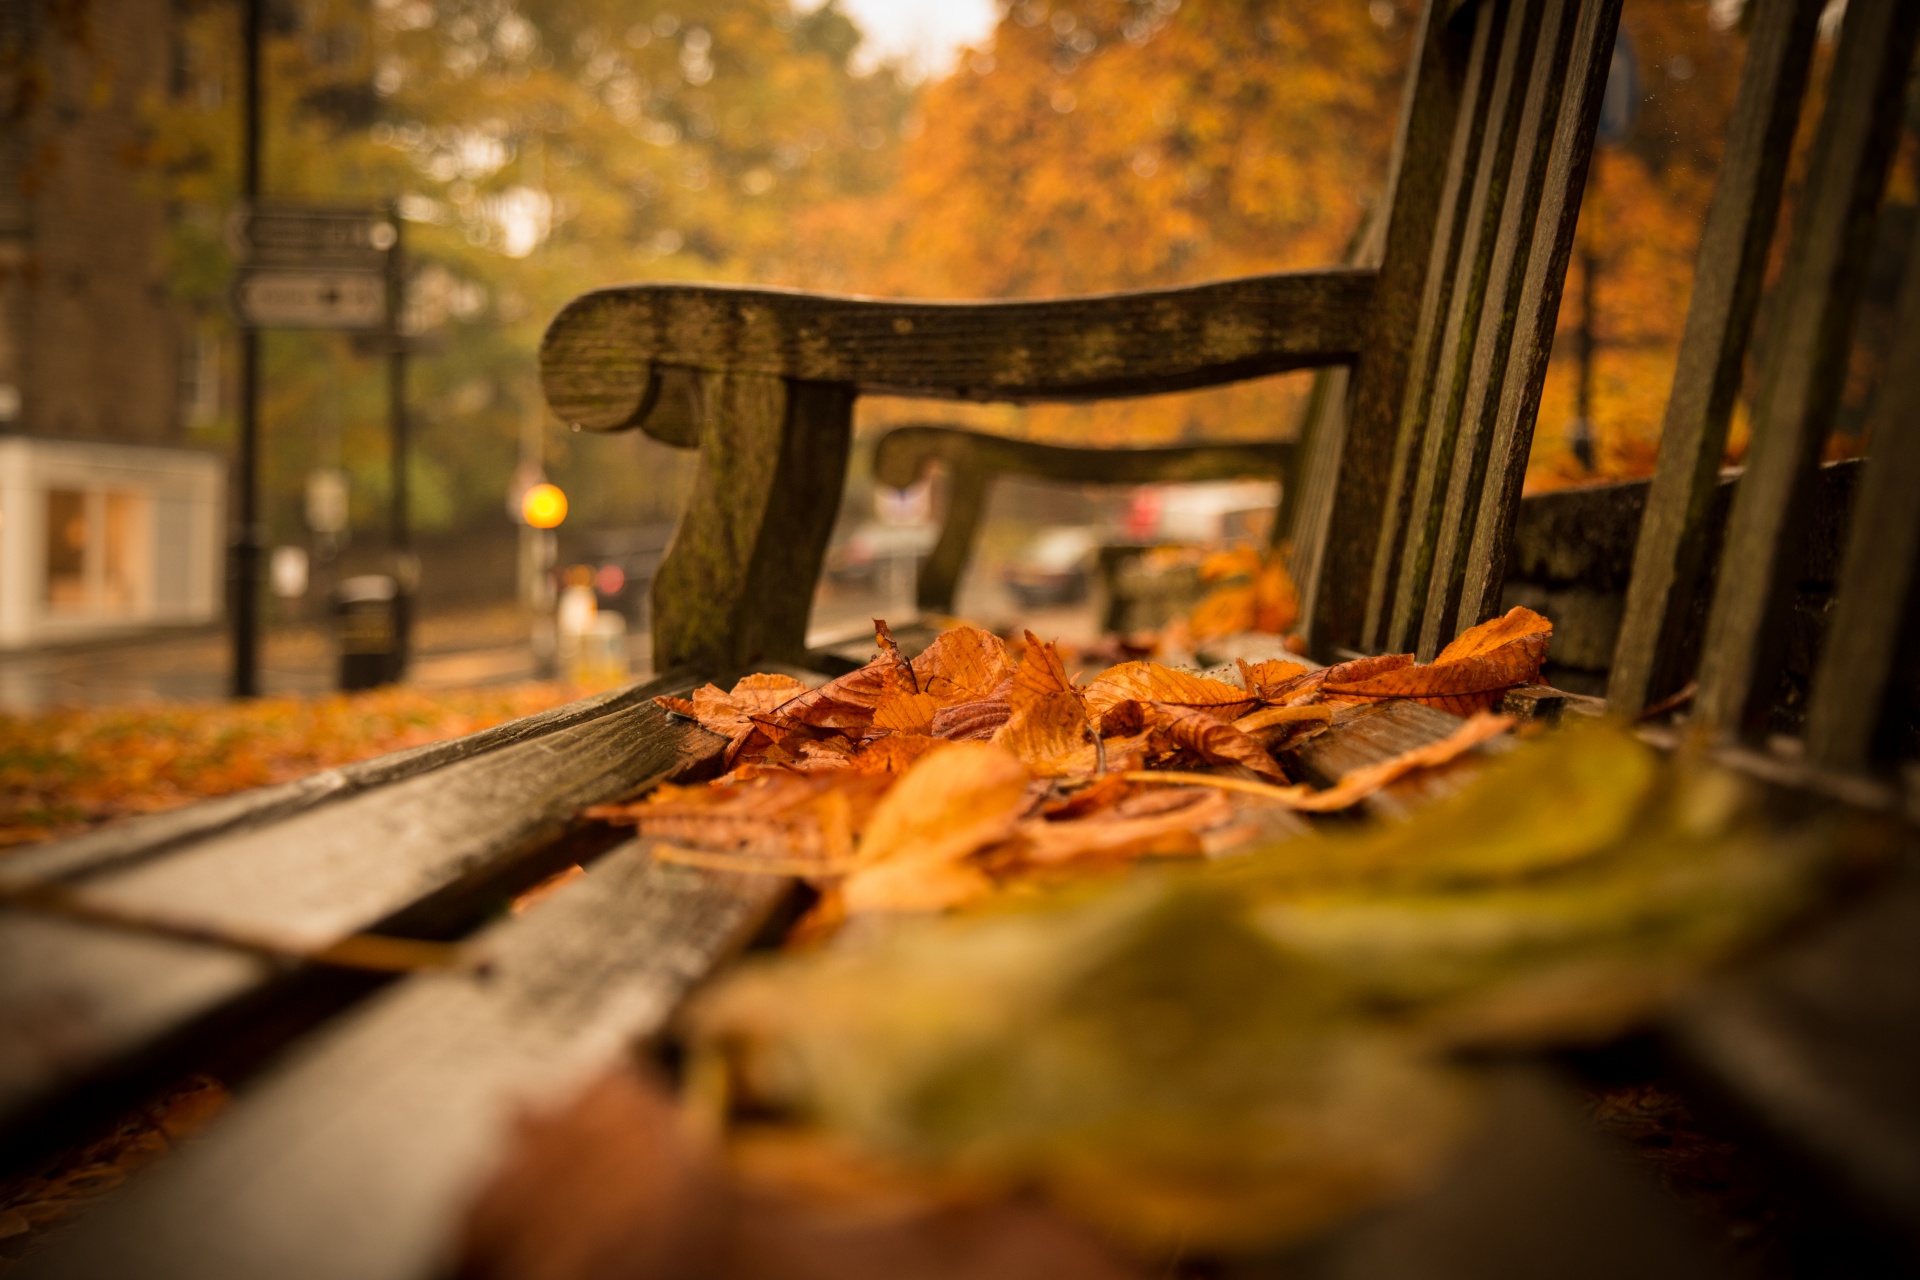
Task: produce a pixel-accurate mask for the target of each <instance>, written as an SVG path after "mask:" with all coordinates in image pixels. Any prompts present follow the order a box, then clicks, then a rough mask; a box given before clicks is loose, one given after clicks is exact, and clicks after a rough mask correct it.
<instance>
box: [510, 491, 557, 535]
mask: <svg viewBox="0 0 1920 1280" xmlns="http://www.w3.org/2000/svg"><path fill="white" fill-rule="evenodd" d="M520 518H521V519H522V520H525V521H526V522H527V523H528V524H530V525H532V526H533V527H534V528H536V529H557V528H559V527H560V522H561V521H562V520H565V519H566V518H567V495H566V494H564V493H562V492H560V486H559V485H557V484H537V485H535V486H533V488H531V489H529V490H527V496H526V497H524V498H522V499H520Z"/></svg>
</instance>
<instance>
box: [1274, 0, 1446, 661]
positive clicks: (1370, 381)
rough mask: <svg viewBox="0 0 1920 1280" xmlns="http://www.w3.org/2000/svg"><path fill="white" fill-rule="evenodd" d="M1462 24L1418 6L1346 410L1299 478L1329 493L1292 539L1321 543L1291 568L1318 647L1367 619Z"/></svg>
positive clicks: (1441, 186)
mask: <svg viewBox="0 0 1920 1280" xmlns="http://www.w3.org/2000/svg"><path fill="white" fill-rule="evenodd" d="M1461 25H1465V24H1458V23H1455V24H1449V23H1447V22H1446V21H1444V18H1443V16H1442V15H1441V14H1440V13H1439V12H1438V11H1437V10H1436V9H1435V7H1434V6H1432V5H1427V6H1425V7H1424V8H1423V10H1422V15H1421V20H1420V29H1419V31H1418V32H1417V33H1416V35H1415V37H1414V51H1415V52H1414V57H1413V60H1412V65H1411V67H1410V68H1409V72H1408V74H1409V77H1410V81H1409V85H1408V90H1407V93H1406V95H1405V97H1404V99H1403V100H1402V106H1401V116H1400V123H1399V128H1398V132H1397V133H1396V135H1395V139H1394V146H1393V153H1392V159H1391V160H1390V162H1389V166H1388V185H1387V190H1386V191H1385V192H1384V193H1383V198H1382V201H1381V203H1382V206H1383V207H1384V208H1385V209H1386V210H1387V211H1388V212H1387V216H1386V218H1385V220H1384V222H1382V223H1381V224H1380V230H1379V233H1378V234H1379V237H1380V239H1379V242H1378V255H1379V256H1378V258H1377V259H1374V258H1372V257H1369V259H1368V261H1375V260H1377V261H1378V262H1379V264H1380V265H1379V276H1378V282H1377V284H1376V285H1375V289H1374V296H1373V301H1372V307H1371V309H1370V310H1369V312H1368V314H1367V327H1366V331H1365V333H1364V334H1363V335H1362V345H1361V352H1362V354H1361V357H1360V359H1359V360H1358V361H1357V362H1356V363H1355V365H1354V371H1353V378H1352V383H1351V386H1350V389H1349V394H1348V397H1347V400H1346V403H1345V405H1344V410H1343V412H1342V413H1340V414H1338V415H1331V414H1330V415H1329V417H1328V419H1327V425H1328V426H1329V427H1330V428H1333V427H1337V430H1330V431H1329V432H1328V433H1327V437H1328V438H1326V439H1324V440H1322V441H1320V442H1318V443H1317V444H1316V446H1315V454H1316V455H1317V456H1316V457H1315V458H1314V459H1313V461H1315V462H1323V463H1325V464H1328V466H1329V469H1328V470H1327V471H1326V472H1324V473H1323V474H1322V475H1320V476H1316V477H1310V478H1308V479H1306V480H1305V481H1303V487H1310V488H1312V489H1314V490H1316V491H1318V492H1324V493H1325V495H1326V497H1325V498H1324V499H1323V500H1321V502H1319V503H1317V504H1316V505H1315V506H1313V507H1311V508H1306V509H1303V510H1302V512H1301V518H1302V521H1303V522H1304V528H1303V529H1302V532H1303V534H1304V535H1305V536H1304V538H1303V539H1296V548H1297V547H1298V546H1299V545H1301V543H1302V542H1305V543H1307V544H1310V545H1311V546H1312V547H1313V548H1314V549H1315V551H1316V552H1317V555H1316V557H1315V558H1314V559H1313V560H1312V562H1310V563H1305V564H1301V565H1300V566H1299V567H1300V568H1301V569H1302V570H1303V572H1300V573H1297V574H1296V575H1295V576H1296V581H1299V582H1302V583H1307V582H1310V583H1312V585H1313V594H1312V596H1310V597H1308V598H1307V599H1308V600H1309V601H1310V603H1309V604H1307V606H1306V607H1305V608H1304V610H1303V618H1304V619H1305V620H1306V621H1307V622H1308V623H1309V624H1310V626H1311V630H1310V631H1309V632H1308V633H1307V635H1308V642H1309V644H1310V646H1311V647H1312V649H1313V651H1314V652H1315V653H1317V654H1322V655H1330V654H1331V653H1332V652H1333V651H1334V650H1335V649H1338V648H1342V647H1347V648H1351V647H1354V646H1356V645H1357V644H1358V643H1359V640H1360V632H1361V630H1362V628H1363V627H1364V625H1365V623H1366V611H1367V591H1368V587H1369V584H1370V582H1371V581H1372V573H1373V553H1374V550H1375V548H1376V546H1377V545H1378V540H1379V529H1380V519H1381V504H1382V503H1383V502H1384V501H1385V499H1386V495H1387V490H1388V472H1389V469H1390V468H1391V467H1392V465H1393V448H1394V440H1395V436H1396V434H1397V432H1398V429H1399V423H1400V406H1401V404H1402V402H1403V400H1404V398H1405V394H1406V384H1407V373H1408V365H1409V362H1410V360H1411V356H1412V348H1413V340H1414V334H1415V331H1416V330H1417V328H1418V326H1419V313H1420V303H1421V298H1422V297H1423V296H1424V294H1425V292H1426V269H1427V263H1428V261H1429V258H1430V257H1431V254H1430V248H1431V245H1432V243H1433V236H1434V228H1435V226H1436V224H1437V222H1438V220H1439V211H1440V203H1441V198H1442V196H1443V194H1444V192H1445V189H1446V176H1447V163H1448V159H1449V156H1450V154H1451V150H1452V142H1453V126H1454V118H1455V116H1456V114H1457V113H1458V112H1459V111H1460V110H1461V109H1462V103H1461V88H1462V82H1463V80H1464V79H1465V76H1466V64H1467V56H1468V53H1469V50H1470V45H1471V38H1472V37H1471V32H1470V31H1462V30H1459V29H1458V28H1459V27H1460V26H1461ZM1296 554H1298V552H1297V551H1296Z"/></svg>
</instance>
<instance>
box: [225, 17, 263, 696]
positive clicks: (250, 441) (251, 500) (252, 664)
mask: <svg viewBox="0 0 1920 1280" xmlns="http://www.w3.org/2000/svg"><path fill="white" fill-rule="evenodd" d="M242 4H243V12H242V19H241V44H242V48H243V52H242V70H241V145H240V198H241V200H242V201H243V202H244V203H245V205H246V206H247V207H248V208H252V206H253V204H254V202H255V201H257V200H258V199H259V198H260V150H261V148H260V106H261V103H260V99H261V93H260V37H261V26H262V24H263V18H264V14H263V10H264V9H265V7H266V4H265V0H242ZM233 470H234V477H233V482H234V492H235V499H236V501H235V504H234V505H235V508H236V510H235V521H234V530H233V541H232V543H231V544H230V546H229V547H228V556H227V577H228V595H227V598H228V602H229V607H230V608H231V609H232V610H233V616H232V618H231V620H230V621H231V625H232V628H233V654H232V659H233V673H232V684H231V688H232V693H233V696H234V697H236V698H252V697H256V696H258V695H259V693H260V330H259V329H258V328H257V327H256V326H255V325H254V324H252V323H251V322H250V321H248V320H247V319H245V318H244V317H243V318H242V319H241V321H240V439H239V442H238V445H237V448H236V450H235V457H234V468H233Z"/></svg>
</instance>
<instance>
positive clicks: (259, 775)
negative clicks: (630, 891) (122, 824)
mask: <svg viewBox="0 0 1920 1280" xmlns="http://www.w3.org/2000/svg"><path fill="white" fill-rule="evenodd" d="M576 695H577V691H576V690H572V689H569V688H567V687H566V686H564V685H558V684H522V685H512V686H503V687H499V688H487V689H463V690H455V691H440V692H431V693H430V692H424V691H421V690H418V689H409V688H404V687H395V688H388V689H376V690H372V691H369V692H366V693H355V694H335V695H330V696H327V697H320V698H262V699H258V700H256V701H251V702H242V703H215V704H204V705H196V704H179V703H173V704H155V705H152V706H122V707H106V708H94V709H63V710H54V711H47V712H40V713H35V714H30V715H13V714H5V715H0V847H4V846H7V845H18V844H22V843H25V842H28V841H32V840H41V839H46V838H47V837H50V836H57V835H68V834H72V833H74V832H77V831H83V830H85V829H87V828H88V827H92V826H97V825H98V824H100V823H102V822H107V821H110V820H112V819H114V818H120V817H126V816H129V815H132V814H140V813H157V812H159V811H161V810H165V809H174V808H178V807H179V806H181V805H184V804H190V803H192V802H193V801H195V800H204V799H208V798H210V797H212V796H220V795H226V794H228V793H230V792H234V791H243V790H246V789H247V788H249V787H260V786H266V785H268V784H270V783H276V782H287V781H291V780H292V779H295V778H298V777H302V776H304V775H306V774H309V773H312V772H313V771H314V770H316V769H324V768H328V767H330V766H333V765H339V764H346V763H349V762H351V761H354V760H362V759H366V758H368V757H370V756H377V755H382V754H384V753H386V752H389V751H397V750H400V749H401V748H403V747H412V746H418V745H420V744H421V743H426V742H438V741H440V740H442V739H445V738H452V737H457V736H459V735H460V734H463V733H472V732H475V731H476V730H479V729H484V728H487V727H489V726H492V725H496V724H500V723H502V722H504V721H507V720H512V719H514V718H516V717H518V716H524V715H531V714H533V713H534V712H537V711H544V710H546V709H547V708H549V707H553V706H557V705H559V704H560V703H562V702H565V701H567V699H569V698H571V697H574V696H576Z"/></svg>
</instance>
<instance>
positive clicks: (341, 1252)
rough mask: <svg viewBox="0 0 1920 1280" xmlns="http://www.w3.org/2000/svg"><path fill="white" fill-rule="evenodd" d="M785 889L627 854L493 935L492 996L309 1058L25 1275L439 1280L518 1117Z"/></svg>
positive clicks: (422, 1000)
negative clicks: (457, 1235)
mask: <svg viewBox="0 0 1920 1280" xmlns="http://www.w3.org/2000/svg"><path fill="white" fill-rule="evenodd" d="M787 885H788V882H787V881H784V880H781V879H778V878H775V877H746V876H729V875H723V874H720V873H716V872H706V871H696V870H693V869H690V868H683V867H669V866H662V865H659V864H656V863H654V862H653V861H652V859H651V856H650V853H649V849H648V847H647V846H646V845H644V844H641V843H639V842H630V843H628V844H627V845H625V846H623V847H622V848H620V849H618V850H616V851H614V852H613V853H611V854H609V855H608V856H607V857H606V858H604V859H602V860H601V861H600V862H598V863H596V864H595V865H594V866H593V868H592V869H591V870H590V871H589V872H588V874H587V875H586V876H585V877H584V878H582V879H580V880H578V881H576V882H575V883H573V884H571V885H568V886H567V887H566V888H564V889H562V890H561V891H560V892H559V893H557V894H555V895H554V897H553V898H551V899H550V900H548V901H547V902H545V903H542V904H541V905H540V906H539V907H538V908H537V909H536V910H534V911H532V912H530V913H528V914H527V915H525V916H521V917H518V918H515V919H511V920H508V921H506V922H503V923H502V924H500V925H498V926H496V927H494V928H492V929H490V930H488V931H486V932H485V933H483V934H482V935H480V938H479V939H478V942H479V945H480V946H481V947H482V948H484V950H485V952H486V953H487V954H488V956H489V957H490V958H491V961H492V963H491V965H490V968H489V971H488V973H487V974H486V975H485V976H476V975H471V974H435V975H424V974H423V975H418V976H416V977H413V978H410V979H408V980H407V981H405V982H403V983H401V984H399V985H398V986H396V987H394V988H392V989H390V990H388V991H386V992H383V993H381V994H380V995H378V996H376V997H374V998H373V999H372V1000H371V1001H369V1002H368V1003H367V1004H366V1005H365V1006H364V1007H362V1008H360V1009H357V1010H355V1011H354V1012H352V1013H350V1014H348V1015H345V1016H344V1017H342V1018H341V1019H339V1020H338V1021H337V1022H335V1023H334V1024H332V1025H330V1026H328V1027H327V1028H325V1029H324V1030H323V1031H321V1032H319V1033H317V1034H315V1035H314V1036H313V1037H312V1038H311V1039H310V1040H309V1041H308V1042H307V1043H304V1044H302V1045H300V1046H298V1047H297V1048H296V1049H295V1050H294V1051H293V1052H292V1054H291V1056H290V1058H289V1060H288V1061H287V1062H286V1063H285V1064H284V1065H282V1066H279V1067H277V1068H275V1069H274V1070H272V1071H271V1072H270V1073H269V1074H268V1075H267V1076H266V1077H264V1078H262V1079H261V1080H259V1081H257V1082H255V1083H254V1084H252V1085H251V1086H249V1087H247V1088H244V1089H243V1090H242V1091H241V1093H240V1096H239V1099H238V1103H237V1105H236V1106H235V1107H234V1109H233V1111H232V1112H231V1113H230V1114H229V1115H228V1116H226V1117H223V1118H222V1119H221V1120H220V1121H217V1122H216V1124H215V1126H214V1127H213V1129H212V1130H211V1131H210V1132H209V1133H208V1134H207V1135H205V1137H204V1138H203V1139H201V1140H200V1141H198V1142H196V1143H195V1144H194V1145H193V1146H192V1147H191V1148H189V1149H188V1150H186V1151H184V1152H182V1153H181V1154H180V1155H179V1157H177V1158H176V1159H174V1160H172V1161H170V1162H169V1163H168V1164H167V1165H166V1166H163V1167H162V1168H160V1169H159V1170H157V1171H156V1176H154V1177H153V1178H151V1179H149V1180H147V1181H145V1182H142V1183H139V1184H137V1185H135V1186H134V1187H132V1188H131V1189H130V1190H129V1192H128V1193H127V1194H124V1195H121V1196H119V1197H117V1198H116V1199H114V1200H112V1201H110V1202H108V1203H107V1204H105V1205H104V1206H102V1208H101V1210H100V1211H99V1212H97V1213H96V1214H95V1215H93V1216H92V1217H90V1218H88V1219H86V1220H84V1221H83V1222H81V1223H80V1224H79V1225H78V1226H77V1228H76V1229H74V1230H73V1231H72V1232H71V1234H69V1235H68V1236H67V1237H66V1238H64V1239H62V1240H61V1241H59V1242H58V1243H57V1245H56V1246H55V1247H54V1248H53V1249H52V1250H51V1251H50V1252H49V1253H48V1254H46V1255H45V1256H43V1257H41V1258H39V1259H36V1260H35V1262H34V1263H33V1264H32V1265H31V1266H30V1267H28V1268H26V1269H25V1270H24V1271H23V1275H39V1276H108V1275H120V1276H133V1275H139V1276H148V1277H154V1278H156V1280H158V1278H159V1277H168V1276H177V1277H181V1278H182V1280H185V1278H187V1277H192V1278H193V1280H220V1278H221V1277H232V1278H233V1280H241V1278H242V1277H245V1278H247V1280H252V1278H254V1277H261V1276H273V1277H276V1280H334V1278H336V1277H337V1278H340V1280H344V1278H346V1277H353V1278H354V1280H379V1278H388V1280H426V1278H427V1277H431V1276H435V1275H439V1274H442V1273H443V1272H444V1270H445V1268H446V1267H447V1266H448V1265H449V1264H450V1262H451V1258H450V1257H449V1250H450V1249H451V1248H452V1246H453V1244H454V1242H455V1233H456V1231H457V1228H458V1225H459V1222H460V1219H461V1215H462V1213H463V1211H464V1210H465V1207H466V1204H467V1201H468V1200H469V1198H470V1197H471V1196H472V1195H473V1194H474V1193H475V1192H476V1191H477V1189H478V1185H479V1181H480V1180H481V1179H483V1178H484V1177H485V1176H486V1175H487V1174H488V1173H489V1172H490V1171H491V1169H492V1168H493V1166H494V1164H495V1162H496V1161H497V1160H498V1159H500V1158H501V1156H502V1154H503V1153H504V1151H505V1149H506V1143H507V1141H508V1139H509V1138H510V1136H511V1133H512V1126H513V1122H514V1120H515V1119H516V1117H517V1116H518V1115H519V1114H520V1113H521V1112H522V1111H523V1109H524V1108H527V1107H529V1106H536V1105H539V1104H541V1103H543V1102H551V1101H553V1100H555V1099H557V1098H559V1097H561V1096H564V1095H565V1094H566V1093H567V1092H568V1091H570V1090H571V1089H573V1088H576V1087H578V1086H579V1085H580V1084H582V1083H584V1082H585V1081H586V1080H587V1079H589V1078H590V1077H591V1076H592V1075H593V1074H594V1073H596V1072H598V1071H602V1070H605V1069H607V1068H608V1067H610V1066H611V1065H612V1064H613V1063H614V1062H615V1061H616V1060H617V1059H618V1058H619V1057H620V1055H621V1054H622V1053H624V1052H626V1051H627V1049H628V1046H630V1045H631V1044H632V1043H633V1042H634V1041H635V1040H637V1039H638V1038H640V1037H642V1036H645V1035H648V1034H651V1033H653V1032H655V1031H657V1030H658V1029H659V1028H660V1026H661V1025H662V1023H663V1022H664V1021H665V1020H666V1018H667V1016H668V1015H669V1014H670V1013H671V1012H672V1011H673V1009H674V1008H675V1006H676V1005H677V1004H678V1003H679V1001H680V1000H681V998H682V997H683V996H684V995H685V993H686V992H687V990H688V989H689V988H690V987H691V986H692V985H694V984H695V983H697V982H698V981H700V980H701V979H702V978H703V977H704V976H705V975H706V974H707V972H708V971H709V970H710V969H711V968H712V967H713V966H714V965H715V964H716V963H718V962H719V961H720V960H722V959H724V958H725V957H726V956H728V955H730V954H732V953H733V952H734V951H735V950H736V949H738V947H739V946H741V945H742V944H743V943H744V942H745V941H746V939H747V938H748V937H749V936H750V935H751V934H752V933H753V931H754V930H755V929H756V928H757V927H758V926H759V925H760V923H761V922H762V921H763V920H764V919H765V917H766V915H767V912H768V911H769V910H770V909H771V908H772V906H773V905H774V904H775V903H776V902H777V901H778V900H779V899H780V897H781V896H782V894H783V893H784V892H785V891H786V888H787Z"/></svg>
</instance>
